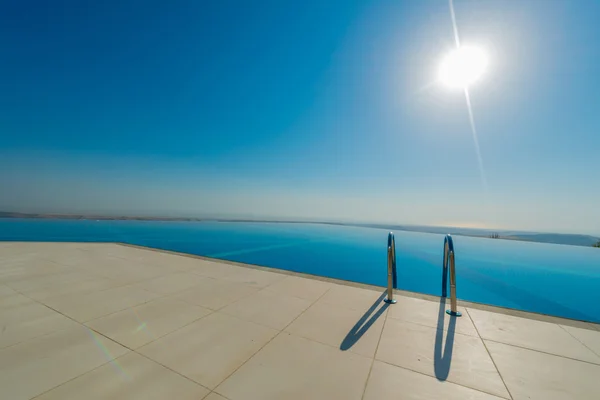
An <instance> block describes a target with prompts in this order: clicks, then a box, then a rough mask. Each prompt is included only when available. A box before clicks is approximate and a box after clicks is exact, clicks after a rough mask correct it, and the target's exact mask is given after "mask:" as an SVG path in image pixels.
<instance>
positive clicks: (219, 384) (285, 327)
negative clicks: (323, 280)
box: [213, 288, 331, 397]
mask: <svg viewBox="0 0 600 400" xmlns="http://www.w3.org/2000/svg"><path fill="white" fill-rule="evenodd" d="M330 290H331V288H327V290H326V291H325V292H323V294H321V295H320V296H319V298H317V299H316V300H315V301H313V302H312V304H311V305H310V306H308V307H306V309H305V310H304V311H302V312H301V313H300V314H298V315H297V316H296V318H294V319H293V320H292V321H291V322H290V323H289V324H287V325H286V326H284V327H283V328H282V329H281V330H280V331H279V332H277V334H276V335H275V336H273V337H272V338H271V339H270V340H269V341H267V343H265V344H264V345H262V346H261V347H260V349H258V350H257V351H256V352H255V353H254V354H252V355H251V356H250V357H248V359H247V360H246V361H244V362H243V363H242V364H241V365H239V366H238V367H237V368H236V369H235V370H234V371H233V372H232V373H231V374H229V375H227V376H226V377H225V379H223V380H222V381H221V382H219V383H218V384H217V385H216V386H215V388H214V389H213V392H215V393H216V394H218V395H220V396H221V393H219V392H216V390H217V388H218V387H219V386H221V385H222V384H223V382H225V381H226V380H227V379H229V378H230V377H231V376H233V374H235V373H236V372H237V371H238V370H239V369H240V368H242V367H243V366H244V365H246V363H248V362H249V361H250V360H251V359H253V358H254V356H256V355H257V354H258V353H260V351H261V350H262V349H264V348H265V347H266V346H267V345H268V344H269V343H271V342H272V341H273V340H275V338H276V337H278V336H279V335H281V333H282V332H284V331H285V329H287V327H288V326H290V325H291V324H293V323H294V321H296V320H297V319H298V318H300V317H301V316H302V315H304V313H305V312H306V311H308V310H309V309H310V308H311V307H312V306H313V305H315V304H316V303H317V302H318V301H319V300H321V298H322V297H323V296H325V295H326V294H327V292H329V291H330ZM246 322H247V321H246ZM259 326H263V325H259ZM271 329H273V328H271ZM285 333H287V334H288V335H290V333H289V332H285ZM224 397H225V396H224Z"/></svg>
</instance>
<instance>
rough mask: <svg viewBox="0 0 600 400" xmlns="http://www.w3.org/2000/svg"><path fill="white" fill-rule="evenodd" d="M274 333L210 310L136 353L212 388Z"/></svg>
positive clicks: (275, 332)
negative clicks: (207, 314)
mask: <svg viewBox="0 0 600 400" xmlns="http://www.w3.org/2000/svg"><path fill="white" fill-rule="evenodd" d="M276 334H277V331H276V330H273V329H269V328H266V327H263V326H261V325H257V324H254V323H251V322H246V321H243V320H241V319H239V318H235V317H231V316H228V315H225V314H221V313H214V314H211V315H209V316H207V317H204V318H202V319H200V320H199V321H196V322H194V323H192V324H190V325H188V326H186V327H185V328H183V329H180V330H178V331H176V332H173V333H171V334H169V335H167V336H165V337H163V338H161V339H158V340H157V341H155V342H152V343H150V344H148V345H146V346H144V347H142V348H140V349H138V352H140V353H142V354H144V355H146V356H148V357H149V358H151V359H153V360H155V361H157V362H159V363H160V364H162V365H165V366H167V367H168V368H170V369H172V370H174V371H176V372H179V373H180V374H182V375H185V376H187V377H188V378H190V379H192V380H194V381H196V382H198V383H199V384H201V385H203V386H206V387H208V388H209V389H213V388H215V387H216V386H217V385H218V384H219V383H221V382H222V381H223V380H224V379H225V378H227V377H228V376H229V375H230V374H231V373H232V372H233V371H235V370H236V369H237V368H238V367H239V366H240V365H242V364H243V363H244V362H245V361H246V360H248V359H249V358H250V357H252V355H253V354H254V353H256V352H257V351H258V350H259V349H260V348H261V347H262V346H263V345H265V344H266V343H267V342H268V341H269V340H271V339H272V338H273V337H274V336H275V335H276Z"/></svg>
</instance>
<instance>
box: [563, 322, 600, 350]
mask: <svg viewBox="0 0 600 400" xmlns="http://www.w3.org/2000/svg"><path fill="white" fill-rule="evenodd" d="M561 326H562V327H563V328H564V329H565V330H566V331H567V332H569V333H570V334H571V335H573V336H574V337H575V338H576V339H577V340H579V341H580V342H581V343H583V344H584V345H585V346H586V347H587V348H588V349H590V350H591V351H593V352H594V353H596V355H597V356H600V332H598V331H592V330H589V329H581V328H574V327H572V326H565V325H561Z"/></svg>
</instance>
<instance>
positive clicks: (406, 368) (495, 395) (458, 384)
mask: <svg viewBox="0 0 600 400" xmlns="http://www.w3.org/2000/svg"><path fill="white" fill-rule="evenodd" d="M376 361H378V362H380V363H383V364H387V365H390V366H392V367H396V368H400V369H404V370H406V371H410V372H414V373H416V374H419V375H423V376H427V377H429V378H433V379H435V380H437V381H438V382H441V383H447V384H452V385H456V386H460V387H464V388H467V389H470V390H474V391H476V392H480V393H485V394H489V395H490V396H494V397H497V398H499V399H505V400H508V399H506V397H501V396H499V395H498V394H495V393H491V392H486V391H485V390H482V389H477V388H474V387H471V386H467V385H465V384H463V383H458V382H455V381H449V380H445V381H440V380H439V379H437V378H436V377H435V376H433V375H429V374H426V373H425V372H421V371H417V370H415V369H411V368H408V367H403V366H401V365H397V364H392V363H391V362H388V361H384V360H379V359H376Z"/></svg>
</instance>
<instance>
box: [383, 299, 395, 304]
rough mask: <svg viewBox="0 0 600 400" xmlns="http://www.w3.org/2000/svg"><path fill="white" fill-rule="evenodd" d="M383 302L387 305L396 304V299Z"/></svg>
mask: <svg viewBox="0 0 600 400" xmlns="http://www.w3.org/2000/svg"><path fill="white" fill-rule="evenodd" d="M383 301H384V302H385V303H388V304H396V299H383Z"/></svg>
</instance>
